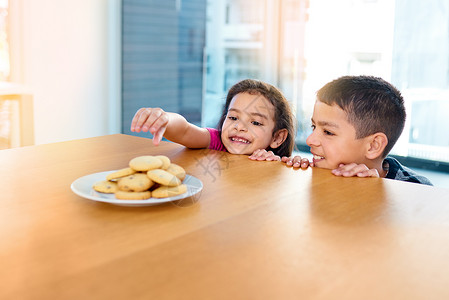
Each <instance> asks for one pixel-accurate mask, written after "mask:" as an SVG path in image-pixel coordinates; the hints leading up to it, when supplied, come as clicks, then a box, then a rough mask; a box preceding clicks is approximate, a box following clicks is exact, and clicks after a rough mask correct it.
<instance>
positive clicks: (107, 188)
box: [92, 180, 117, 194]
mask: <svg viewBox="0 0 449 300" xmlns="http://www.w3.org/2000/svg"><path fill="white" fill-rule="evenodd" d="M92 188H93V189H94V190H96V191H97V192H100V193H106V194H114V193H115V192H116V191H117V183H116V182H113V181H109V180H102V181H98V182H96V183H94V185H93V186H92Z"/></svg>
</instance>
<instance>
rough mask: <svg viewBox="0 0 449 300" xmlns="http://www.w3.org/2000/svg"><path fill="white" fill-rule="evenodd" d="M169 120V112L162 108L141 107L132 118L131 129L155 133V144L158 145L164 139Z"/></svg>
mask: <svg viewBox="0 0 449 300" xmlns="http://www.w3.org/2000/svg"><path fill="white" fill-rule="evenodd" d="M168 121H169V117H168V114H167V113H166V112H165V111H163V110H162V109H160V108H141V109H139V110H138V111H137V112H136V114H135V115H134V117H133V119H132V122H131V131H133V132H141V131H142V132H148V131H149V132H150V133H151V134H153V144H154V145H156V146H157V145H159V142H160V141H161V140H162V137H163V135H164V132H165V129H166V128H167V125H168Z"/></svg>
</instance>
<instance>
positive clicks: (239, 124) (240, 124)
mask: <svg viewBox="0 0 449 300" xmlns="http://www.w3.org/2000/svg"><path fill="white" fill-rule="evenodd" d="M234 128H235V129H237V131H247V130H248V128H247V126H246V123H245V122H243V121H242V120H239V121H238V122H235V124H234Z"/></svg>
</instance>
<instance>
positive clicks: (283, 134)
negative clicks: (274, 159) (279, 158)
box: [270, 128, 288, 149]
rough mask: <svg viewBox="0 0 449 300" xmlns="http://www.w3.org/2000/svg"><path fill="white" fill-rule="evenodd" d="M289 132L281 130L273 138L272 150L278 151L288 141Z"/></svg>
mask: <svg viewBox="0 0 449 300" xmlns="http://www.w3.org/2000/svg"><path fill="white" fill-rule="evenodd" d="M287 136H288V130H287V129H285V128H284V129H279V130H278V131H277V132H276V133H275V134H274V136H273V139H272V140H271V144H270V148H272V149H276V148H277V147H279V146H280V145H282V143H283V142H284V141H285V140H286V139H287Z"/></svg>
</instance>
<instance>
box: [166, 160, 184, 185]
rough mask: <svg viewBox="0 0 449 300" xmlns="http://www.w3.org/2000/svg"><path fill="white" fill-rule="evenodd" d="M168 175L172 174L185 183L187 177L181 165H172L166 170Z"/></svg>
mask: <svg viewBox="0 0 449 300" xmlns="http://www.w3.org/2000/svg"><path fill="white" fill-rule="evenodd" d="M166 171H167V172H168V173H171V174H173V175H175V176H176V177H178V178H179V180H181V181H183V180H184V178H185V177H186V171H185V170H184V168H183V167H181V166H180V165H177V164H174V163H171V164H170V166H169V167H168V169H167V170H166Z"/></svg>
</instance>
